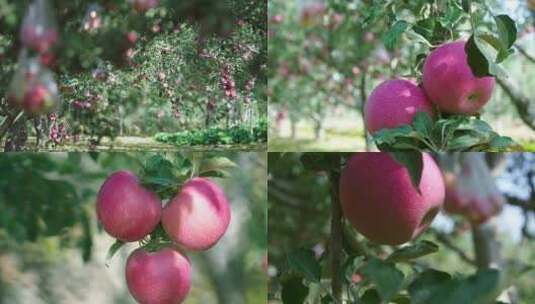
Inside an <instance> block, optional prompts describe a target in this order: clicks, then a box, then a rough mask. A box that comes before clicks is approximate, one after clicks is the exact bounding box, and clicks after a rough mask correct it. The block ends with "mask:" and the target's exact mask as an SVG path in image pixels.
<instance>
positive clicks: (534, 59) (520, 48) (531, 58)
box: [515, 43, 535, 63]
mask: <svg viewBox="0 0 535 304" xmlns="http://www.w3.org/2000/svg"><path fill="white" fill-rule="evenodd" d="M515 47H516V49H517V50H518V52H519V53H520V54H522V55H524V57H526V59H527V60H529V61H531V62H532V63H535V55H531V54H530V53H528V51H526V49H524V47H523V46H520V45H519V44H518V43H517V44H515Z"/></svg>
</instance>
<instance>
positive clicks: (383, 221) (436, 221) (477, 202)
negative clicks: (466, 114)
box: [268, 152, 535, 304]
mask: <svg viewBox="0 0 535 304" xmlns="http://www.w3.org/2000/svg"><path fill="white" fill-rule="evenodd" d="M268 176H269V179H268V202H269V207H268V208H269V223H268V230H269V234H268V251H269V267H268V275H269V291H268V292H269V294H268V303H270V304H276V303H448V304H450V303H451V304H453V303H463V304H464V303H466V304H468V303H477V304H488V303H531V302H533V299H535V293H533V288H532V286H533V283H534V276H533V265H534V264H535V254H534V253H535V247H534V243H533V236H534V235H535V225H534V223H535V222H534V212H533V211H534V208H533V207H534V202H535V178H534V176H535V154H533V153H483V152H466V153H444V154H438V155H433V154H426V153H424V154H422V153H418V152H396V153H388V152H360V153H274V152H271V153H269V156H268Z"/></svg>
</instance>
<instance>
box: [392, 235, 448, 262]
mask: <svg viewBox="0 0 535 304" xmlns="http://www.w3.org/2000/svg"><path fill="white" fill-rule="evenodd" d="M437 251H438V246H437V244H435V243H433V242H430V241H425V240H424V241H420V242H417V243H416V244H414V245H410V246H405V247H402V248H399V249H397V250H396V251H394V252H392V254H390V256H388V258H387V259H386V260H387V261H389V262H394V263H396V262H406V261H410V260H414V259H417V258H419V257H422V256H425V255H428V254H432V253H435V252H437Z"/></svg>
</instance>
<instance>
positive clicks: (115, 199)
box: [97, 171, 162, 242]
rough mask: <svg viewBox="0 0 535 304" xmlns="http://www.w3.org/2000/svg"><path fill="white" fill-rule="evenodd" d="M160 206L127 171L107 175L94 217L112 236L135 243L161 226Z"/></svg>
mask: <svg viewBox="0 0 535 304" xmlns="http://www.w3.org/2000/svg"><path fill="white" fill-rule="evenodd" d="M161 213H162V204H161V201H160V199H159V198H158V197H157V196H156V194H154V193H153V192H151V191H149V190H148V189H146V188H145V187H143V185H141V184H140V181H139V179H138V177H137V176H136V175H134V174H133V173H132V172H129V171H117V172H115V173H113V174H112V175H110V176H109V177H108V178H107V179H106V181H105V182H104V184H102V187H101V188H100V192H99V193H98V197H97V216H98V219H99V221H100V223H101V224H102V226H103V227H104V230H106V232H107V233H109V234H110V235H111V236H113V237H115V238H117V239H119V240H121V241H124V242H134V241H138V240H141V239H143V238H144V237H145V236H147V235H148V234H149V233H151V232H152V231H153V230H154V229H155V228H156V226H157V225H158V223H159V222H160V218H161Z"/></svg>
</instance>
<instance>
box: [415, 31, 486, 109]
mask: <svg viewBox="0 0 535 304" xmlns="http://www.w3.org/2000/svg"><path fill="white" fill-rule="evenodd" d="M465 44H466V43H465V42H464V41H457V42H451V43H446V44H443V45H441V46H440V47H438V48H437V49H435V50H433V51H432V52H431V54H429V56H428V57H427V58H426V60H425V63H424V69H423V86H424V90H425V93H426V94H427V96H428V97H429V99H430V101H431V102H433V103H434V104H436V105H437V106H438V107H439V108H440V110H441V111H443V112H445V113H451V114H467V115H472V114H476V113H478V112H479V111H480V110H481V108H482V107H483V106H484V105H485V104H486V103H487V102H488V101H489V99H490V97H491V95H492V91H493V89H494V85H495V80H494V78H493V77H480V78H479V77H476V76H474V74H473V73H472V70H471V69H470V66H469V65H468V59H467V55H466V51H465Z"/></svg>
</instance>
